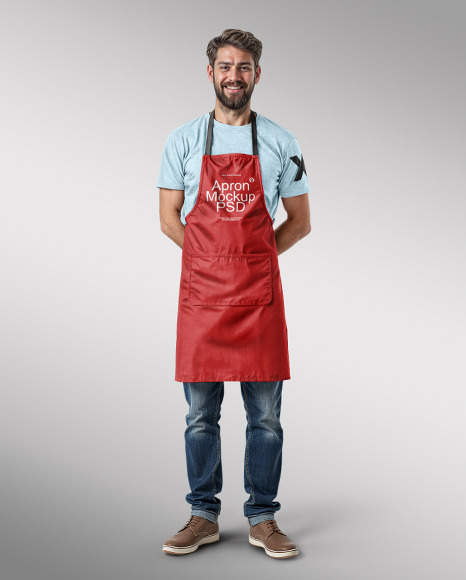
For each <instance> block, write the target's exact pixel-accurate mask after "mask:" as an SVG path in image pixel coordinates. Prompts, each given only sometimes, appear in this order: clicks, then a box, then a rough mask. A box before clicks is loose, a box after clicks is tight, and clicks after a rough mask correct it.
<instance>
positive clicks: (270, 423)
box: [257, 409, 283, 436]
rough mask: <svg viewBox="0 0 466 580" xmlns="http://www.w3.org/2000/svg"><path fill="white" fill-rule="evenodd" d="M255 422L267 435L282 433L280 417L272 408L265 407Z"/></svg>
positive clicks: (279, 434)
mask: <svg viewBox="0 0 466 580" xmlns="http://www.w3.org/2000/svg"><path fill="white" fill-rule="evenodd" d="M257 423H258V425H259V426H260V427H261V428H262V429H264V431H265V433H266V434H267V435H271V436H281V435H282V433H283V429H282V425H281V423H280V418H279V416H277V414H276V413H275V412H274V411H273V409H265V410H264V411H263V412H262V413H261V414H260V415H259V417H258V421H257Z"/></svg>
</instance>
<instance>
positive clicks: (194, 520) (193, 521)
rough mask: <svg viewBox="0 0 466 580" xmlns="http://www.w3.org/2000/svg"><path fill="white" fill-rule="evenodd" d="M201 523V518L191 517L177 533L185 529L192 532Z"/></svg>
mask: <svg viewBox="0 0 466 580" xmlns="http://www.w3.org/2000/svg"><path fill="white" fill-rule="evenodd" d="M201 522H202V518H201V516H191V517H190V518H189V520H188V521H187V522H186V523H185V525H184V526H183V527H182V528H181V530H178V532H182V531H183V530H185V529H186V528H191V529H192V531H193V532H194V528H195V527H196V526H197V525H199V524H200V523H201Z"/></svg>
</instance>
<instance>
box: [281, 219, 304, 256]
mask: <svg viewBox="0 0 466 580" xmlns="http://www.w3.org/2000/svg"><path fill="white" fill-rule="evenodd" d="M310 232H311V228H310V226H309V225H306V224H303V222H302V221H300V220H296V219H289V218H288V219H286V220H285V221H284V222H283V223H281V224H280V225H279V226H278V228H276V229H275V242H276V244H277V254H278V255H280V254H283V252H285V251H286V250H289V249H290V248H291V246H294V245H295V244H296V242H298V241H299V240H300V239H302V238H304V237H305V236H307V235H308V234H309V233H310Z"/></svg>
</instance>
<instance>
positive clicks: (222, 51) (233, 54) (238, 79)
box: [207, 45, 261, 110]
mask: <svg viewBox="0 0 466 580" xmlns="http://www.w3.org/2000/svg"><path fill="white" fill-rule="evenodd" d="M207 74H208V76H209V79H210V81H211V82H212V83H213V84H214V89H215V94H216V95H217V99H218V100H219V101H220V103H222V105H223V106H224V107H226V108H227V109H232V110H238V109H242V108H243V107H245V106H246V105H247V103H248V102H249V100H250V99H251V95H252V93H253V91H254V85H256V84H257V83H258V82H259V78H260V75H261V68H260V66H258V67H257V69H256V70H254V59H253V58H252V55H251V53H249V52H247V51H245V50H242V49H240V48H236V47H235V46H230V45H228V46H222V47H221V48H219V49H218V51H217V58H216V59H215V62H214V68H212V67H211V66H210V65H208V66H207Z"/></svg>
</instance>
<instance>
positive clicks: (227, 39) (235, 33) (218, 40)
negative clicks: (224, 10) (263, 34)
mask: <svg viewBox="0 0 466 580" xmlns="http://www.w3.org/2000/svg"><path fill="white" fill-rule="evenodd" d="M227 45H231V46H235V47H236V48H241V49H242V50H246V51H247V52H250V53H251V55H252V58H253V59H254V67H255V68H257V67H258V66H259V60H260V57H261V54H262V42H261V41H260V40H259V39H258V38H256V37H255V36H254V34H252V32H245V31H244V30H238V29H237V28H227V29H226V30H224V31H223V32H222V34H221V35H220V36H216V37H215V38H212V40H211V41H210V42H209V44H208V45H207V51H206V54H207V58H208V59H209V64H210V66H211V67H212V68H213V66H214V62H215V59H216V58H217V51H218V49H219V48H220V47H222V46H227Z"/></svg>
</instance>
